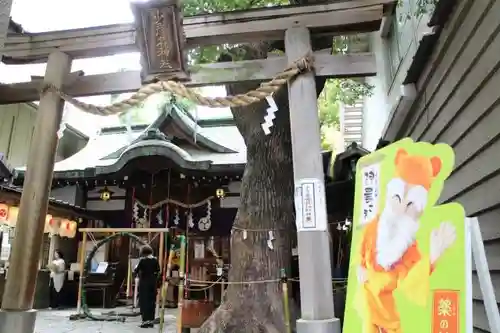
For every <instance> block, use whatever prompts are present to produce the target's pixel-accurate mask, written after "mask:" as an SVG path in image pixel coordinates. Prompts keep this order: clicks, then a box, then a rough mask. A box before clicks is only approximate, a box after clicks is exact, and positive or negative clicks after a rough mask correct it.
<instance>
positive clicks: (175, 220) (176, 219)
mask: <svg viewBox="0 0 500 333" xmlns="http://www.w3.org/2000/svg"><path fill="white" fill-rule="evenodd" d="M179 222H180V218H179V209H178V208H176V209H175V217H174V224H175V225H179Z"/></svg>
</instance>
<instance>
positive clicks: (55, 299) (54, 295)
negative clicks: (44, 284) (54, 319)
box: [49, 279, 64, 309]
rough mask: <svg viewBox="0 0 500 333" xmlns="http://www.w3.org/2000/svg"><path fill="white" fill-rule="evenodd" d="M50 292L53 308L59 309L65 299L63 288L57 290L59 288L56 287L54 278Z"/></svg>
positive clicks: (50, 303) (51, 280)
mask: <svg viewBox="0 0 500 333" xmlns="http://www.w3.org/2000/svg"><path fill="white" fill-rule="evenodd" d="M49 288H50V294H49V306H50V307H51V308H52V309H57V308H60V307H61V306H62V301H63V289H64V288H63V289H61V291H59V292H57V290H56V289H55V288H54V280H53V279H50V286H49Z"/></svg>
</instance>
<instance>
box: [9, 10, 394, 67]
mask: <svg viewBox="0 0 500 333" xmlns="http://www.w3.org/2000/svg"><path fill="white" fill-rule="evenodd" d="M394 2H395V1H394V0H344V1H336V2H334V3H329V4H322V5H311V6H287V7H278V8H263V9H255V10H250V11H236V12H228V13H217V14H211V15H200V16H193V17H187V18H185V19H184V31H185V35H186V37H187V45H188V47H196V46H200V45H220V44H226V43H244V42H252V41H262V40H283V38H284V33H285V30H286V29H287V28H289V27H292V26H298V25H300V26H304V27H307V28H309V29H311V31H312V33H313V34H315V33H318V34H340V33H345V32H351V33H354V32H369V31H376V30H378V29H379V27H380V21H381V20H382V17H383V15H384V14H383V12H384V9H385V8H386V7H388V6H392V4H393V3H394ZM55 49H58V50H59V51H62V52H65V53H68V54H69V55H71V56H72V57H73V58H92V57H99V56H106V55H111V54H116V53H120V52H132V51H137V48H136V45H135V28H134V25H133V24H119V25H110V26H102V27H92V28H85V29H75V30H65V31H55V32H46V33H37V34H29V35H14V36H9V38H8V40H7V44H6V45H5V49H4V51H3V52H4V62H5V63H19V62H25V63H26V62H44V61H46V60H47V57H48V55H49V54H50V52H52V51H53V50H55Z"/></svg>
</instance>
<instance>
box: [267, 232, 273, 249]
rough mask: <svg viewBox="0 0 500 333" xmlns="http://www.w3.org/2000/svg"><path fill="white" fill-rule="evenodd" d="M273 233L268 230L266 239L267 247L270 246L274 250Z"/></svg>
mask: <svg viewBox="0 0 500 333" xmlns="http://www.w3.org/2000/svg"><path fill="white" fill-rule="evenodd" d="M274 239H275V238H274V233H273V231H272V230H269V231H268V239H267V247H268V248H270V249H271V250H274V245H273V240H274Z"/></svg>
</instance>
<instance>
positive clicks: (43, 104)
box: [0, 52, 71, 333]
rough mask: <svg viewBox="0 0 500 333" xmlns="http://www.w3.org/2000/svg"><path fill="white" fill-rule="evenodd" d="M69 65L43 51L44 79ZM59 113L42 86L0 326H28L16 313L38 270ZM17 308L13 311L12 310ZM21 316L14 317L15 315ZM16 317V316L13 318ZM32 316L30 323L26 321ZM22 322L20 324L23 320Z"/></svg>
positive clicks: (58, 81)
mask: <svg viewBox="0 0 500 333" xmlns="http://www.w3.org/2000/svg"><path fill="white" fill-rule="evenodd" d="M70 69H71V59H70V58H69V56H68V55H66V54H64V53H62V52H54V53H52V54H51V55H50V56H49V60H48V63H47V70H46V73H45V80H44V83H45V84H52V85H54V86H55V87H58V88H60V87H62V85H63V82H64V80H65V78H66V76H67V75H68V74H69V72H70ZM62 113H63V101H62V100H61V99H60V98H59V96H58V95H57V94H56V93H54V92H50V91H48V92H46V93H45V94H43V95H42V97H41V99H40V106H39V107H38V112H37V117H36V125H35V129H34V131H33V137H32V140H31V142H32V145H31V147H30V153H29V156H28V165H27V170H26V181H25V183H24V188H23V193H22V196H21V204H20V209H19V217H18V220H17V224H16V235H15V238H14V242H13V247H12V255H11V262H10V267H9V278H8V279H7V282H6V285H5V291H4V294H3V299H2V310H6V311H7V314H8V316H6V317H10V318H13V319H6V322H9V323H8V324H4V326H2V325H1V324H0V327H1V329H0V331H1V332H7V331H23V332H26V333H28V332H33V330H34V320H35V317H36V316H35V315H30V316H29V319H28V317H26V316H24V317H23V316H22V315H20V313H25V312H26V311H29V310H31V309H32V306H33V299H34V295H35V285H36V279H37V276H38V274H37V273H38V260H39V255H40V249H41V247H42V241H43V231H44V226H45V218H46V216H45V215H46V214H47V206H48V200H49V193H50V188H51V183H52V173H53V170H54V159H55V154H56V147H57V135H56V133H57V131H58V129H59V126H60V123H61V118H62ZM16 313H17V314H16ZM21 317H22V318H23V319H19V318H21ZM14 318H17V319H14ZM30 320H33V328H31V327H30V326H31V324H28V322H29V321H30ZM23 325H24V326H23Z"/></svg>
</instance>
